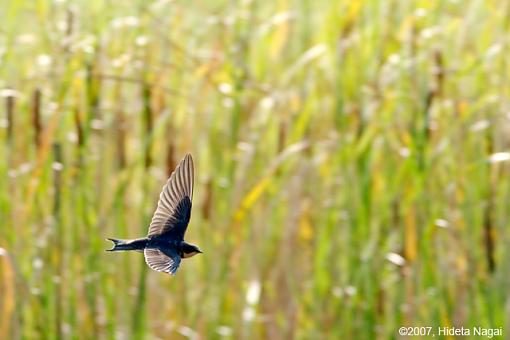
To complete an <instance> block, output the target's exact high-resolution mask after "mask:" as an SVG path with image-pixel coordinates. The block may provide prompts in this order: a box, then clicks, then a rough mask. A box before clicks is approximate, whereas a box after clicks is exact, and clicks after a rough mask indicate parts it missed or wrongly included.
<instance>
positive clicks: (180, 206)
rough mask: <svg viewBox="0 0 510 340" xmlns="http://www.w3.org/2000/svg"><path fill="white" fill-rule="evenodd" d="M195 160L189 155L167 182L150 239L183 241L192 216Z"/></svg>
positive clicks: (155, 214) (152, 225)
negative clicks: (166, 237)
mask: <svg viewBox="0 0 510 340" xmlns="http://www.w3.org/2000/svg"><path fill="white" fill-rule="evenodd" d="M193 172H194V170H193V159H192V158H191V155H190V154H187V155H186V156H185V157H184V159H183V160H182V161H181V163H179V165H178V166H177V168H175V170H174V172H173V173H172V174H171V175H170V178H169V179H168V181H167V182H166V184H165V186H164V187H163V190H162V191H161V194H160V195H159V202H158V207H157V208H156V212H155V213H154V216H153V217H152V221H151V224H150V226H149V235H148V236H149V237H156V236H162V235H165V236H172V237H175V238H177V239H183V238H184V233H185V232H186V228H187V226H188V223H189V219H190V215H191V200H192V198H193V176H194V174H193Z"/></svg>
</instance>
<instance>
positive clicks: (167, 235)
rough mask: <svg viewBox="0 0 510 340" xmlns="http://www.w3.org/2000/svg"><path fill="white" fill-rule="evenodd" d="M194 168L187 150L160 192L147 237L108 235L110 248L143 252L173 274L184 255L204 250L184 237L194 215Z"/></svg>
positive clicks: (155, 265)
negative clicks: (187, 241)
mask: <svg viewBox="0 0 510 340" xmlns="http://www.w3.org/2000/svg"><path fill="white" fill-rule="evenodd" d="M193 172H194V169H193V159H192V158H191V155H190V154H187V155H186V156H185V157H184V159H183V160H182V161H181V163H179V165H178V166H177V168H175V170H174V172H173V173H172V174H171V175H170V178H169V179H168V181H167V182H166V184H165V186H164V187H163V190H162V191H161V194H160V195H159V201H158V206H157V208H156V211H155V212H154V216H153V217H152V221H151V223H150V225H149V234H148V235H147V237H144V238H138V239H134V240H118V239H114V238H108V240H110V241H112V242H113V248H112V249H108V250H107V251H119V250H135V251H139V252H143V254H144V256H145V262H146V263H147V265H148V266H149V267H150V268H151V269H154V270H156V271H158V272H164V273H168V274H171V275H175V273H176V271H177V268H179V264H180V263H181V258H188V257H192V256H194V255H196V254H199V253H202V251H201V250H200V248H198V247H197V246H195V245H193V244H189V243H186V242H185V241H184V234H185V233H186V228H187V227H188V223H189V219H190V216H191V200H192V198H193Z"/></svg>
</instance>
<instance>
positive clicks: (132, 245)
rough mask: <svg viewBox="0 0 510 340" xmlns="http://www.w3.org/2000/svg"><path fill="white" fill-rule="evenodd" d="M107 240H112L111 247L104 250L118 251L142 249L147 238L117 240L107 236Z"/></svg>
mask: <svg viewBox="0 0 510 340" xmlns="http://www.w3.org/2000/svg"><path fill="white" fill-rule="evenodd" d="M107 240H109V241H112V242H113V248H111V249H106V251H119V250H137V251H143V249H144V248H145V245H146V244H147V239H136V240H118V239H116V238H107Z"/></svg>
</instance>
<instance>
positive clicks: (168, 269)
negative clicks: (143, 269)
mask: <svg viewBox="0 0 510 340" xmlns="http://www.w3.org/2000/svg"><path fill="white" fill-rule="evenodd" d="M143 253H144V256H145V262H146V263H147V265H148V266H149V267H151V269H154V270H156V271H158V272H163V273H168V274H170V275H175V272H176V271H177V268H179V264H180V263H181V257H180V256H179V255H178V254H177V252H176V251H175V250H169V249H167V251H166V253H167V254H165V253H163V252H162V251H161V250H160V249H157V248H145V249H144V252H143Z"/></svg>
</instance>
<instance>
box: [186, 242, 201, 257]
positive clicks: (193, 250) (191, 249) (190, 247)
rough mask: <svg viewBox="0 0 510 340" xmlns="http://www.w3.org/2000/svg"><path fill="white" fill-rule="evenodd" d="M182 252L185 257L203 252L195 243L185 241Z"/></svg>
mask: <svg viewBox="0 0 510 340" xmlns="http://www.w3.org/2000/svg"><path fill="white" fill-rule="evenodd" d="M182 253H183V255H184V256H183V257H184V258H188V257H192V256H194V255H196V254H201V253H202V251H201V250H200V248H198V247H197V246H196V245H194V244H188V243H184V244H183V245H182Z"/></svg>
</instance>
